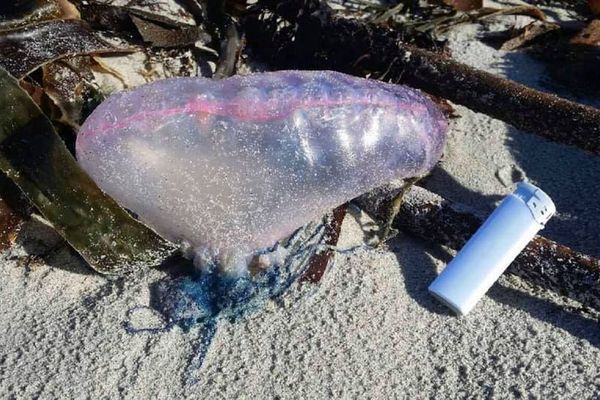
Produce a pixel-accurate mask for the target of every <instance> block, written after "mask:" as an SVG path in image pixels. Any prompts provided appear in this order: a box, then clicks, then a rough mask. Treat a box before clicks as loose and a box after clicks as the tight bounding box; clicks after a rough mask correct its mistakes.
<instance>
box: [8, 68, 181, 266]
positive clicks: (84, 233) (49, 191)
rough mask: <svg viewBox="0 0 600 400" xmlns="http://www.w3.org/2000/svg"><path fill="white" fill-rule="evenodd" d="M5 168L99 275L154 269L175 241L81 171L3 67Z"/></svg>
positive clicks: (46, 120)
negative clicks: (165, 237) (146, 267)
mask: <svg viewBox="0 0 600 400" xmlns="http://www.w3.org/2000/svg"><path fill="white" fill-rule="evenodd" d="M0 108H2V109H3V110H5V112H4V113H3V114H2V117H1V118H0V170H2V172H4V173H5V174H6V175H7V176H8V177H9V178H11V179H12V180H13V181H14V182H15V183H16V184H17V185H18V186H19V188H20V189H21V190H22V191H23V192H24V193H25V194H26V195H27V197H28V198H29V200H30V201H31V202H32V203H33V204H34V205H35V206H36V207H37V208H38V210H39V211H40V212H41V214H42V215H43V216H44V218H46V219H47V220H48V221H49V222H50V223H51V224H52V225H53V226H54V228H55V229H56V230H57V231H58V232H59V233H60V234H61V235H62V236H63V237H64V238H65V239H66V240H67V242H68V243H69V244H70V245H71V246H73V248H74V249H75V250H77V251H78V252H79V253H80V254H81V255H82V256H83V258H84V259H85V260H86V261H87V262H88V263H89V264H90V265H91V266H92V267H93V268H94V269H96V270H97V271H99V272H103V273H116V272H120V271H123V270H124V269H125V268H127V267H133V266H138V265H140V264H141V265H151V264H152V263H155V262H156V261H157V260H158V259H159V257H160V256H162V255H164V253H165V252H167V251H170V250H172V246H171V244H170V243H168V242H166V241H165V240H163V239H161V238H160V237H159V236H157V235H156V234H155V233H154V232H152V231H151V230H149V229H148V228H146V227H145V226H144V225H142V224H141V223H139V222H138V221H136V220H134V219H133V218H132V217H131V216H130V215H129V214H128V213H127V212H126V211H125V210H123V209H122V208H121V207H119V206H118V205H117V203H115V201H114V200H112V199H111V198H110V197H108V196H107V195H105V194H104V193H103V192H102V191H100V189H98V187H97V186H96V185H95V184H94V182H93V181H92V180H91V179H90V178H89V177H88V176H87V175H86V174H85V173H84V172H83V171H82V170H81V168H80V167H79V166H78V164H77V162H76V161H75V159H74V158H73V156H72V155H71V153H69V151H68V150H67V148H66V146H65V144H64V143H63V142H62V140H61V139H60V138H59V136H58V135H57V134H56V132H55V130H54V128H53V127H52V124H51V123H50V121H49V120H48V119H47V118H46V116H45V115H44V114H43V113H42V112H41V110H40V109H39V108H38V107H37V106H36V105H35V103H34V102H33V101H32V99H31V98H30V97H29V95H28V94H27V93H26V92H25V91H24V90H23V89H21V87H20V86H19V84H18V81H17V80H16V79H15V78H14V77H12V76H10V75H9V74H8V73H7V72H6V71H5V70H3V69H0Z"/></svg>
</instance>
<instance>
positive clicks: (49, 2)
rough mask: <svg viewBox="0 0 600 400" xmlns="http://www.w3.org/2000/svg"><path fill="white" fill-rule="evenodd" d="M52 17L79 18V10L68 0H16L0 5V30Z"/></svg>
mask: <svg viewBox="0 0 600 400" xmlns="http://www.w3.org/2000/svg"><path fill="white" fill-rule="evenodd" d="M52 19H79V11H78V10H77V8H76V7H75V6H74V5H73V4H72V3H70V2H69V1H68V0H35V1H27V0H25V1H18V0H17V1H13V2H11V4H10V5H8V4H6V5H4V4H3V5H2V6H0V30H6V29H14V28H17V27H19V26H24V25H29V24H33V23H36V22H40V21H46V20H52Z"/></svg>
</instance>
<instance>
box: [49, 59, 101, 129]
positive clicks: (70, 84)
mask: <svg viewBox="0 0 600 400" xmlns="http://www.w3.org/2000/svg"><path fill="white" fill-rule="evenodd" d="M91 63H92V60H91V59H90V57H87V56H84V57H72V58H65V59H63V60H59V61H55V62H53V63H49V64H46V65H44V66H43V67H42V71H43V86H44V92H45V93H46V95H47V96H48V97H49V98H50V100H52V102H53V104H54V105H55V106H56V107H57V109H58V111H57V112H58V115H56V116H53V119H54V120H57V121H59V122H62V123H64V124H66V125H69V126H71V127H72V128H74V129H78V128H79V125H80V124H81V123H82V122H83V118H84V117H85V115H83V110H84V106H85V105H86V103H87V102H89V100H90V99H91V98H93V90H94V87H93V84H92V81H93V79H94V74H93V73H92V71H91Z"/></svg>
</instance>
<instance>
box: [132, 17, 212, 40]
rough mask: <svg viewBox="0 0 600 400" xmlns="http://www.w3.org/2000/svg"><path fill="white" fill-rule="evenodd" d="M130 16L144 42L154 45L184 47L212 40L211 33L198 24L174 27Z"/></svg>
mask: <svg viewBox="0 0 600 400" xmlns="http://www.w3.org/2000/svg"><path fill="white" fill-rule="evenodd" d="M130 17H131V20H132V21H133V23H134V24H135V27H136V28H137V30H138V32H139V33H140V35H141V36H142V39H143V40H144V42H146V43H149V44H150V45H151V46H154V47H184V46H193V45H194V44H195V43H196V42H204V43H208V42H209V41H210V35H208V33H206V32H204V29H202V28H201V27H198V26H194V25H187V26H178V27H173V26H168V25H165V24H162V23H160V22H157V21H153V20H149V19H145V18H141V17H138V16H136V15H131V16H130Z"/></svg>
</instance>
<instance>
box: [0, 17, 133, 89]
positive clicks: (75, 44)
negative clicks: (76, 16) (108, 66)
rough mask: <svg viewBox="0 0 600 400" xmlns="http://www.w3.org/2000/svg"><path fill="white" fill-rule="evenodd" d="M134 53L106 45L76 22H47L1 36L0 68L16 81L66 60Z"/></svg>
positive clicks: (14, 30)
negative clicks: (105, 54) (95, 55)
mask: <svg viewBox="0 0 600 400" xmlns="http://www.w3.org/2000/svg"><path fill="white" fill-rule="evenodd" d="M135 50H136V49H135V48H133V47H129V48H122V47H115V46H113V45H111V44H109V43H108V42H106V41H105V40H103V39H101V38H100V37H99V36H98V35H97V34H95V33H94V32H92V31H91V30H90V29H89V28H88V27H87V25H86V24H85V23H83V22H81V21H77V20H55V21H48V22H42V23H39V24H35V25H29V26H25V27H23V28H18V29H13V30H8V31H3V32H0V67H2V68H4V69H6V70H7V71H8V72H9V73H10V74H11V75H13V76H15V77H17V78H19V79H21V78H23V77H24V76H25V75H27V74H29V73H30V72H32V71H33V70H35V69H37V68H38V67H40V66H42V65H44V64H46V63H49V62H51V61H54V60H57V59H59V58H63V57H66V56H73V55H85V54H98V53H122V52H126V53H128V52H131V51H135Z"/></svg>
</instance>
